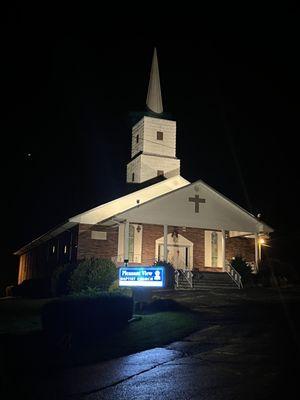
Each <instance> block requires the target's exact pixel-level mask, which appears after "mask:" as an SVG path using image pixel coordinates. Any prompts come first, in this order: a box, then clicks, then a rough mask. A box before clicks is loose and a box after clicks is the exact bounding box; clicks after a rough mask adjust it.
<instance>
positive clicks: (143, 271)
mask: <svg viewBox="0 0 300 400" xmlns="http://www.w3.org/2000/svg"><path fill="white" fill-rule="evenodd" d="M164 272H165V271H164V268H163V267H122V268H120V269H119V286H140V287H164V278H165V277H164Z"/></svg>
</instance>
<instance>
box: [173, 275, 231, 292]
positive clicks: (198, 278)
mask: <svg viewBox="0 0 300 400" xmlns="http://www.w3.org/2000/svg"><path fill="white" fill-rule="evenodd" d="M177 289H178V290H193V289H194V290H200V289H201V290H211V289H238V287H237V285H236V284H235V283H234V282H233V281H232V279H231V278H230V276H229V275H228V274H227V273H226V272H198V271H195V272H193V287H192V288H191V286H190V285H189V283H188V282H187V280H186V279H185V278H184V276H183V275H182V274H180V275H179V279H178V288H177Z"/></svg>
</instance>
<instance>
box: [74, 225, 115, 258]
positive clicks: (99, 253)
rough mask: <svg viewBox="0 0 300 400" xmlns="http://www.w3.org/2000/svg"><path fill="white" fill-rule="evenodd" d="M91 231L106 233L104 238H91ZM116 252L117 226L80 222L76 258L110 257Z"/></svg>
mask: <svg viewBox="0 0 300 400" xmlns="http://www.w3.org/2000/svg"><path fill="white" fill-rule="evenodd" d="M92 231H101V232H106V233H107V238H106V240H97V239H92V238H91V234H92ZM117 254H118V228H117V227H114V228H110V227H106V226H101V225H88V224H80V225H79V232H78V248H77V259H78V260H81V259H83V258H92V257H94V258H111V257H114V256H116V255H117Z"/></svg>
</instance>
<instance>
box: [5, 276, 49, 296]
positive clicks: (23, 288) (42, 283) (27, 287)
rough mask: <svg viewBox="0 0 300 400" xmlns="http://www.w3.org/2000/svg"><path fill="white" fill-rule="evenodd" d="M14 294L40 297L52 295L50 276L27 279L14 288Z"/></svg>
mask: <svg viewBox="0 0 300 400" xmlns="http://www.w3.org/2000/svg"><path fill="white" fill-rule="evenodd" d="M12 295H13V296H20V297H28V298H32V299H38V298H43V297H50V296H51V281H50V278H35V279H26V280H24V281H23V282H22V283H20V285H18V286H15V287H14V288H13V289H12Z"/></svg>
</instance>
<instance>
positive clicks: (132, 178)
mask: <svg viewBox="0 0 300 400" xmlns="http://www.w3.org/2000/svg"><path fill="white" fill-rule="evenodd" d="M131 180H132V182H134V172H133V173H132V177H131Z"/></svg>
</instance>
